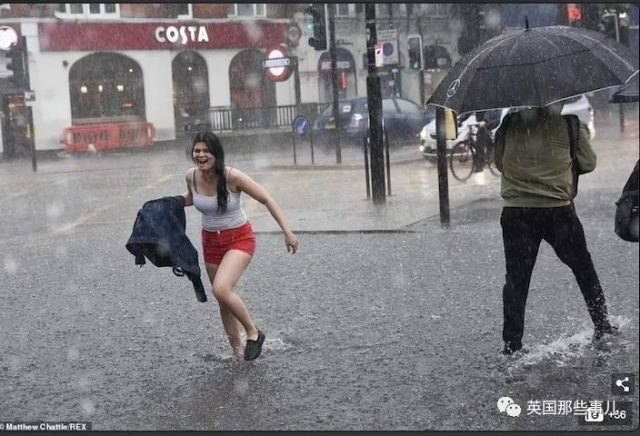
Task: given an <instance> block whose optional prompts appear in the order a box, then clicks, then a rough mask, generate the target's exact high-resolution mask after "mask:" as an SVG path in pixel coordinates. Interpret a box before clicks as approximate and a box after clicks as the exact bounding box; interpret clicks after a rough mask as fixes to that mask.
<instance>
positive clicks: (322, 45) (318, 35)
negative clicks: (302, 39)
mask: <svg viewBox="0 0 640 436" xmlns="http://www.w3.org/2000/svg"><path fill="white" fill-rule="evenodd" d="M332 6H333V5H332ZM305 12H306V13H307V14H308V15H311V21H309V22H307V29H309V35H310V37H309V45H310V46H311V47H313V48H314V49H316V50H326V49H327V24H326V22H327V20H326V13H325V8H324V4H313V5H310V6H309V7H308V8H307V9H306V10H305Z"/></svg>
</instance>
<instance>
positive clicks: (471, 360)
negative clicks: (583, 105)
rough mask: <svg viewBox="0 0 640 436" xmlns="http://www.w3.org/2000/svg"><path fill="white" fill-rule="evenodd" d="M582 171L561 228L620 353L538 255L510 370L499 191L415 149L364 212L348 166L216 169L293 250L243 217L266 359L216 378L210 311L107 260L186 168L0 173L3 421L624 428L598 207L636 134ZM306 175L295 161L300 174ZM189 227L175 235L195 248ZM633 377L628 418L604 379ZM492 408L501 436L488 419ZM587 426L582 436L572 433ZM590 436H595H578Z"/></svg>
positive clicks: (18, 167) (216, 330)
mask: <svg viewBox="0 0 640 436" xmlns="http://www.w3.org/2000/svg"><path fill="white" fill-rule="evenodd" d="M594 148H595V150H596V152H597V154H598V159H599V161H598V168H597V169H596V171H595V172H594V173H593V174H590V175H586V176H584V177H582V178H581V180H580V194H579V196H578V198H577V199H576V207H577V209H578V213H579V215H580V217H581V219H582V222H583V225H584V227H585V233H586V235H587V242H588V245H589V247H590V250H591V254H592V257H593V259H594V263H595V265H596V269H597V271H598V272H599V275H600V279H601V282H602V285H603V288H604V290H605V294H606V295H607V298H608V302H609V307H610V312H611V314H612V315H613V320H614V321H615V322H617V323H618V324H620V326H621V330H622V334H621V335H620V336H619V337H615V338H607V339H606V340H605V341H603V342H602V343H601V344H599V345H597V346H594V345H593V344H592V343H591V341H590V335H591V327H590V321H589V318H588V315H587V311H586V309H585V307H584V302H583V301H582V299H581V296H580V292H579V289H578V287H577V284H576V283H575V279H574V278H573V277H572V275H571V272H570V271H569V270H568V268H566V267H565V266H564V265H563V264H562V263H560V261H559V260H557V258H556V257H555V254H554V253H553V250H552V249H551V248H550V247H549V246H548V245H543V246H542V247H541V250H540V254H539V256H538V263H537V265H536V268H535V270H534V274H533V277H532V283H531V291H530V294H529V301H528V306H527V320H526V328H525V337H524V343H525V350H524V352H523V353H521V354H520V355H519V356H514V357H511V358H505V357H503V356H501V355H500V354H499V350H500V347H501V338H500V332H501V325H502V296H501V288H502V284H503V277H504V258H503V252H502V241H501V232H500V226H499V222H498V217H499V214H500V208H501V201H500V197H499V178H495V177H494V176H492V175H491V174H490V173H489V172H487V171H485V173H482V174H480V175H476V176H474V177H473V178H472V179H470V180H469V181H468V182H466V183H460V182H457V181H456V180H455V179H453V178H451V177H449V186H450V199H451V226H450V227H449V228H443V227H442V226H441V225H440V222H439V215H438V213H439V207H438V189H437V186H438V185H437V172H436V170H435V167H434V166H433V165H432V164H430V163H428V162H427V161H425V160H423V159H422V158H421V157H420V156H419V155H418V151H417V144H416V145H414V146H411V147H399V148H395V149H394V150H392V158H391V159H392V160H391V161H392V168H391V177H392V179H391V180H392V195H391V196H389V197H388V198H387V201H386V203H385V204H384V205H373V204H372V202H371V200H367V198H366V190H365V183H364V170H363V167H362V164H361V160H360V151H359V150H358V149H357V148H355V149H345V150H343V165H342V167H340V168H338V167H337V166H336V165H335V153H333V151H332V150H327V152H326V153H324V154H321V153H320V149H317V150H316V155H315V157H316V159H317V164H316V166H315V167H314V168H311V167H310V166H307V165H306V164H305V166H302V164H301V165H300V166H299V167H297V168H293V167H291V166H289V165H288V164H289V163H290V162H289V159H290V158H291V156H290V155H289V154H287V153H282V152H280V153H275V152H274V153H271V154H268V155H262V156H258V155H255V156H241V155H238V156H234V155H233V153H230V156H229V159H228V163H229V164H231V165H233V166H236V167H238V168H240V169H243V170H245V171H246V172H247V173H249V174H250V175H251V176H252V177H254V178H255V179H256V180H257V181H259V182H260V183H262V184H264V185H265V186H266V187H267V189H268V190H269V191H270V192H271V193H272V195H273V196H274V197H275V198H276V199H277V200H278V202H279V203H280V205H281V206H282V208H283V209H284V210H285V212H286V213H287V215H288V217H289V221H290V223H291V227H292V228H293V229H294V230H296V231H298V232H299V233H300V234H299V236H300V239H301V248H300V252H299V253H297V254H296V255H295V256H290V255H288V254H287V253H286V250H285V248H284V242H283V239H282V236H281V235H280V234H278V233H276V232H274V231H275V230H277V227H276V225H275V223H274V222H273V219H272V218H271V217H270V216H269V215H268V213H267V212H266V210H264V208H263V207H262V206H260V205H258V204H256V203H255V202H253V201H252V200H246V203H245V204H246V208H247V212H248V214H249V215H250V218H251V220H252V222H253V223H254V226H255V228H256V229H257V231H258V232H259V239H258V254H257V255H256V257H255V258H254V260H253V262H252V264H251V266H250V267H249V269H248V270H247V272H246V274H245V275H244V276H243V279H242V280H241V283H240V286H239V292H240V293H241V295H242V296H243V298H244V299H245V301H246V304H247V306H248V308H249V310H250V311H251V313H252V315H253V317H254V320H255V321H256V323H257V325H258V326H259V327H260V328H261V329H263V330H264V331H265V332H266V334H267V340H266V342H265V347H264V351H263V356H261V357H260V358H259V359H258V360H257V361H254V362H250V363H244V362H243V363H238V362H235V361H234V360H233V359H232V358H231V352H230V350H229V347H228V345H227V343H226V339H225V337H224V333H223V330H222V326H221V324H220V321H219V317H218V314H217V307H216V305H215V303H214V302H213V301H212V300H213V299H212V298H210V301H209V302H207V303H204V304H202V303H198V302H197V301H196V299H195V295H194V292H193V288H192V287H191V286H190V283H189V282H188V281H187V280H186V279H185V278H178V277H175V276H173V274H172V273H171V272H170V270H169V269H166V268H164V269H158V268H155V267H153V266H152V265H150V264H149V265H147V266H145V267H143V268H142V269H140V268H138V267H136V266H134V259H133V256H131V255H130V254H129V253H128V252H127V251H126V249H125V248H124V244H125V242H126V239H127V238H128V236H129V234H130V232H131V226H132V224H133V220H134V219H135V214H136V212H137V209H138V208H139V207H140V206H141V205H142V203H143V202H144V201H146V200H148V199H151V198H156V197H160V196H163V195H175V194H179V193H181V192H183V191H184V173H185V171H186V170H187V168H188V167H189V162H188V161H187V160H186V159H185V156H184V152H183V151H182V150H157V151H151V152H146V153H142V152H140V153H133V154H131V153H114V154H110V155H105V156H86V157H81V158H78V157H65V158H61V159H59V160H49V161H44V160H43V161H42V162H39V171H38V173H36V174H33V173H31V167H30V163H28V162H5V163H0V207H1V208H2V210H3V212H2V214H1V215H0V243H1V245H0V246H1V247H2V248H1V249H0V252H1V254H0V261H1V262H2V263H1V264H0V265H1V266H2V268H0V283H2V289H0V292H1V295H2V299H3V303H4V304H3V309H4V310H3V316H2V318H1V320H0V344H1V345H2V349H3V352H2V353H1V354H0V380H1V381H2V382H1V383H0V421H11V420H16V421H67V420H86V421H91V422H92V425H93V429H94V430H161V429H164V430H517V429H522V430H533V429H536V430H583V429H585V428H589V427H585V425H584V424H579V417H577V416H570V415H564V416H562V415H559V414H551V413H548V414H545V415H541V414H540V415H538V414H536V413H528V412H529V411H528V408H527V404H528V402H529V401H536V400H539V401H540V402H542V401H544V400H546V401H551V400H553V401H559V400H573V401H575V400H585V401H594V400H601V401H607V400H616V401H633V407H632V409H633V418H632V419H633V422H632V424H631V425H619V426H612V425H607V426H599V427H597V429H601V430H611V429H618V430H630V429H632V428H637V426H638V402H639V401H638V378H639V377H638V376H639V374H638V366H639V365H638V360H639V352H638V350H639V347H638V342H639V337H638V320H639V319H640V316H639V313H638V306H639V304H638V286H639V271H638V245H637V244H631V243H627V242H624V241H622V240H620V239H618V238H617V237H616V236H615V234H614V233H613V214H614V205H613V202H614V201H615V200H616V199H617V198H618V196H619V194H620V191H621V189H622V186H623V184H624V182H625V181H626V178H627V177H628V174H629V173H630V171H631V169H632V168H633V165H634V163H635V160H636V159H638V129H637V123H636V124H631V125H629V127H628V128H627V131H626V132H625V135H621V134H620V133H619V132H618V131H617V125H611V124H609V125H601V126H599V128H598V136H597V137H596V140H595V141H594ZM298 157H299V159H300V160H299V162H300V163H302V162H304V161H303V158H304V155H302V154H300V155H299V156H298ZM198 226H199V216H198V213H197V212H196V211H195V210H192V209H190V210H188V227H187V232H188V234H189V236H190V237H191V239H192V241H194V244H195V245H199V244H200V236H199V232H198V228H199V227H198ZM613 373H631V374H634V375H635V392H634V393H633V394H632V395H631V397H624V396H617V395H613V394H612V391H611V386H610V385H611V374H613ZM503 396H509V397H511V398H512V399H513V400H514V401H515V402H516V403H518V404H519V405H520V406H521V408H522V413H521V415H520V416H519V417H511V416H507V415H506V414H501V413H500V412H499V411H498V409H497V407H496V402H497V400H498V399H499V398H500V397H503ZM583 421H584V420H583ZM590 428H591V429H596V427H590Z"/></svg>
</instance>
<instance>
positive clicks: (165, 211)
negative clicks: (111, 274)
mask: <svg viewBox="0 0 640 436" xmlns="http://www.w3.org/2000/svg"><path fill="white" fill-rule="evenodd" d="M184 205H185V199H184V197H183V196H182V195H177V196H175V197H162V198H158V199H155V200H150V201H147V202H146V203H144V205H143V206H142V209H140V210H139V211H138V215H137V217H136V221H135V223H134V224H133V232H132V233H131V236H130V237H129V240H128V241H127V244H126V247H127V250H129V252H130V253H131V254H133V255H134V256H135V257H136V261H135V262H136V263H135V264H136V265H144V264H145V257H146V258H147V259H149V260H150V261H151V262H152V263H153V264H154V265H155V266H157V267H164V266H170V267H173V273H174V274H175V275H177V276H184V275H185V274H186V276H187V277H188V278H189V280H191V282H192V283H193V287H194V289H195V291H196V297H197V298H198V301H200V302H205V301H207V296H206V295H205V292H204V287H203V286H202V281H201V280H200V265H199V263H198V251H197V250H196V249H195V247H194V246H193V245H192V244H191V241H190V240H189V238H188V237H187V235H186V233H185V228H186V222H187V220H186V217H185V212H184Z"/></svg>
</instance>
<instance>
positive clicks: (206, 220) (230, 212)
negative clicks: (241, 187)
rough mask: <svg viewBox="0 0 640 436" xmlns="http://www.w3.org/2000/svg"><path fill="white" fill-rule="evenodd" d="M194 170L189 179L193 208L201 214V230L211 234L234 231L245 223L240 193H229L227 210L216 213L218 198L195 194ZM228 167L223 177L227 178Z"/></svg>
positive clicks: (245, 216) (245, 217)
mask: <svg viewBox="0 0 640 436" xmlns="http://www.w3.org/2000/svg"><path fill="white" fill-rule="evenodd" d="M196 171H197V169H195V170H194V171H193V174H192V178H191V192H192V194H193V206H194V207H195V208H196V209H197V210H198V211H199V212H200V213H202V228H203V229H205V230H209V231H212V232H215V231H219V230H227V229H235V228H237V227H240V226H242V225H243V224H245V223H246V222H247V214H246V213H245V211H244V209H243V208H242V199H241V198H240V194H241V192H231V191H229V201H228V202H227V210H226V211H225V212H224V213H223V212H221V211H218V196H217V195H213V196H209V195H201V194H198V192H196V184H195V177H196ZM229 171H231V168H230V167H227V171H226V174H225V177H228V176H229Z"/></svg>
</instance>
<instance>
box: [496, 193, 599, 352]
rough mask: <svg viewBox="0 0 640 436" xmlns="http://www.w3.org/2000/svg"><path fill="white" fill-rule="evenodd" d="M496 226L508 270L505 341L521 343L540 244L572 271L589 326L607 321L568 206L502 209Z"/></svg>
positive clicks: (580, 234) (579, 226) (504, 297)
mask: <svg viewBox="0 0 640 436" xmlns="http://www.w3.org/2000/svg"><path fill="white" fill-rule="evenodd" d="M500 225H501V226H502V239H503V242H504V256H505V260H506V267H507V268H506V269H507V274H506V284H505V285H504V288H503V291H502V301H503V309H504V327H503V330H502V339H503V340H504V341H512V342H516V343H519V342H520V341H521V340H522V334H523V332H524V312H525V306H526V303H527V294H528V293H529V283H530V281H531V273H532V271H533V266H534V265H535V263H536V257H537V255H538V249H539V247H540V242H541V241H542V240H543V239H544V240H545V241H547V242H548V243H549V244H550V245H551V246H552V247H553V249H554V250H555V252H556V255H557V256H558V258H560V260H561V261H562V262H564V263H565V264H566V265H567V266H568V267H569V268H571V271H573V274H574V275H575V277H576V280H577V282H578V286H580V291H581V292H582V296H583V297H584V300H585V302H586V303H587V310H588V311H589V315H590V316H591V320H592V321H593V323H594V325H595V326H596V327H601V326H603V325H604V324H605V323H607V322H608V321H607V306H606V302H605V297H604V293H603V292H602V287H601V286H600V281H599V280H598V275H597V274H596V270H595V268H594V266H593V261H592V260H591V255H590V254H589V250H587V242H586V240H585V237H584V230H583V228H582V223H580V220H579V219H578V216H577V215H576V211H575V208H574V206H573V204H572V205H570V206H563V207H549V208H525V207H505V208H503V209H502V216H501V217H500Z"/></svg>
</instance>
